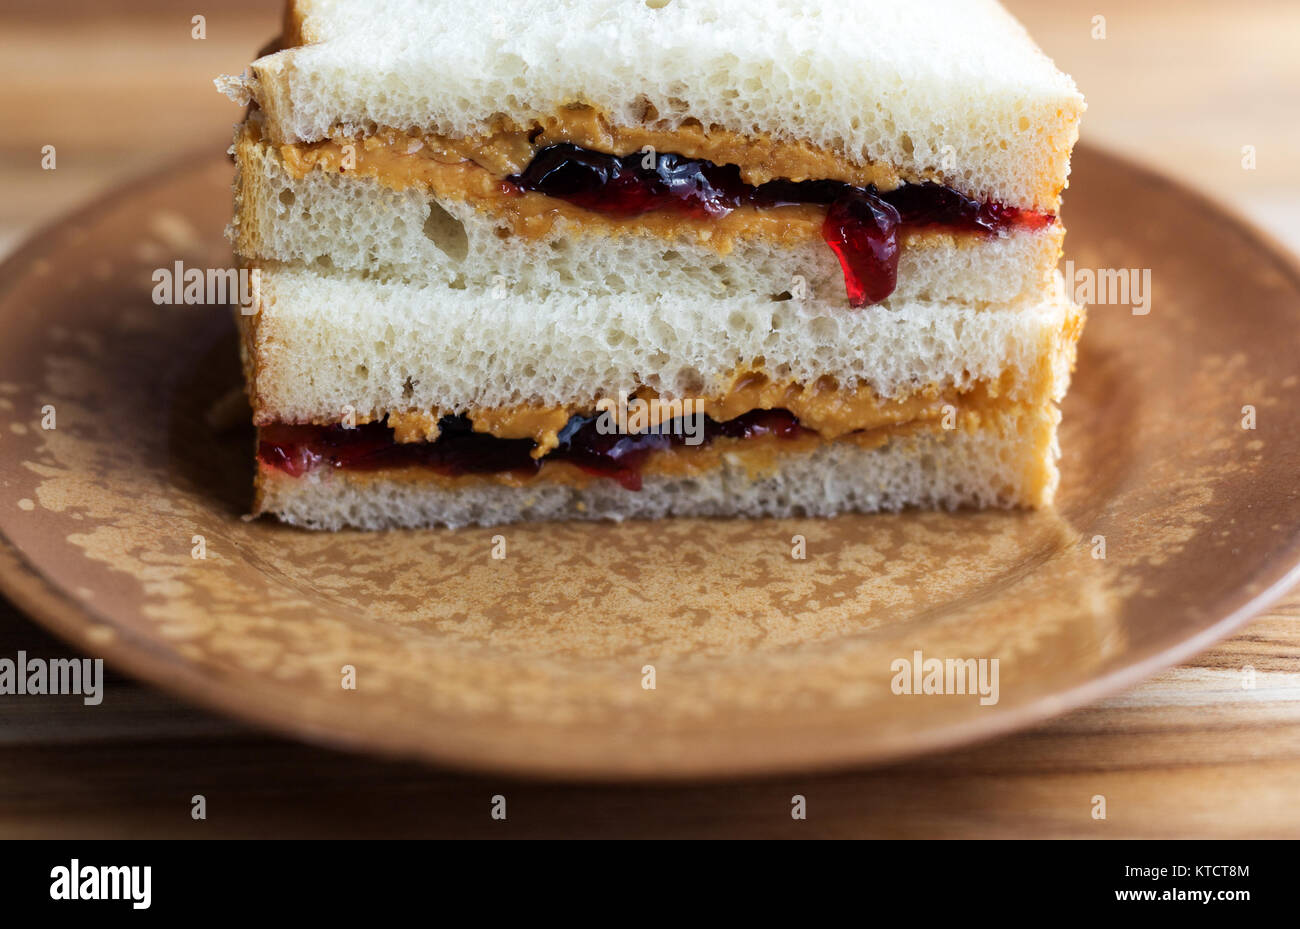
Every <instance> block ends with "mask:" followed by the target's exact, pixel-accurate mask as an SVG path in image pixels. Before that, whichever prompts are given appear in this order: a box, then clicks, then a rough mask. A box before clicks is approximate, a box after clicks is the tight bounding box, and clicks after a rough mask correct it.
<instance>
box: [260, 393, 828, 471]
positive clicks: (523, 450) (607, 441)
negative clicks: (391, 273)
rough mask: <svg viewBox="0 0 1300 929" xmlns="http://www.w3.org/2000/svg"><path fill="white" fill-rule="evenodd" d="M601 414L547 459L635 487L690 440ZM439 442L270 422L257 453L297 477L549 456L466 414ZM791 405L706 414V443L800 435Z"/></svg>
mask: <svg viewBox="0 0 1300 929" xmlns="http://www.w3.org/2000/svg"><path fill="white" fill-rule="evenodd" d="M596 423H597V417H595V416H573V417H572V418H570V419H569V422H568V423H567V424H566V425H565V427H564V429H562V430H561V431H560V433H559V436H558V438H559V445H558V446H557V447H556V448H554V449H552V450H551V451H550V452H549V453H548V454H547V455H546V457H545V459H544V460H546V461H551V460H556V461H568V462H571V463H572V464H574V465H576V466H577V467H579V468H581V469H582V470H583V471H585V472H587V473H588V474H594V475H598V476H601V477H610V478H613V479H614V480H616V481H618V482H619V483H620V484H622V485H623V486H624V487H625V488H627V489H628V490H640V489H641V469H642V467H643V466H644V464H645V462H646V459H648V458H649V457H650V456H651V455H652V454H653V453H654V452H656V451H659V450H662V449H667V448H671V447H673V446H678V445H685V444H686V443H687V436H685V435H684V434H683V431H684V430H682V429H680V428H677V424H674V423H668V424H665V425H664V426H663V427H662V428H661V429H660V430H659V431H657V432H646V433H638V434H635V435H619V434H603V433H601V432H600V430H599V429H598V428H597V426H596ZM438 428H439V430H440V432H439V435H438V438H437V439H436V440H435V441H433V442H397V441H394V439H393V434H392V431H391V430H390V429H389V428H388V426H387V424H385V423H382V422H376V423H367V424H366V425H363V426H357V427H356V428H354V429H348V428H345V427H344V426H289V425H273V426H264V427H263V428H262V431H261V437H260V441H259V444H258V450H257V455H258V458H259V459H260V460H261V461H262V463H263V464H265V465H267V466H268V467H272V468H276V469H278V470H280V471H283V472H285V473H286V474H289V475H291V476H293V477H300V476H302V475H303V474H306V473H308V472H309V471H313V470H315V469H317V468H323V467H324V468H339V469H347V470H351V471H375V470H379V469H384V468H403V467H426V468H431V469H433V470H434V471H437V472H438V473H440V474H445V475H447V476H451V477H455V476H458V475H462V474H501V473H510V472H513V473H516V474H519V475H521V476H527V475H531V474H536V473H537V471H538V469H539V468H541V465H542V462H541V460H538V459H536V458H533V457H532V455H531V452H532V450H533V449H534V448H535V447H536V445H535V443H534V442H533V441H532V440H531V439H499V438H497V437H496V436H493V435H489V434H487V433H484V432H475V431H474V430H473V427H472V426H471V424H470V421H469V420H468V419H467V418H466V417H464V416H444V417H443V418H442V419H441V420H440V421H439V423H438ZM804 431H805V430H804V428H803V427H802V426H800V425H799V421H798V420H797V419H796V418H795V417H794V415H793V414H792V413H790V412H788V411H787V410H753V411H751V412H749V413H746V414H744V415H743V416H738V417H736V418H735V419H729V420H727V421H726V422H718V421H716V420H714V419H711V418H709V417H707V416H706V417H705V418H704V435H703V444H708V443H709V442H712V441H713V440H714V439H716V438H718V437H725V438H730V439H748V438H754V437H757V436H763V435H772V436H776V437H777V438H780V439H791V438H796V437H798V436H800V435H802V434H803V433H804Z"/></svg>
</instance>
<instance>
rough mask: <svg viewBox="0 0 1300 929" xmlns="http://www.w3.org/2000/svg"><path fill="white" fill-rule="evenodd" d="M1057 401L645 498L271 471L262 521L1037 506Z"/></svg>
mask: <svg viewBox="0 0 1300 929" xmlns="http://www.w3.org/2000/svg"><path fill="white" fill-rule="evenodd" d="M1058 418H1059V414H1058V413H1057V410H1056V407H1055V406H1054V405H1053V404H1050V403H1049V404H1046V405H1045V406H1043V407H1041V408H1039V409H1036V410H1030V411H1027V412H1022V413H1020V414H1018V415H1009V416H1004V417H995V418H991V419H990V420H989V422H988V424H987V427H986V428H982V429H980V430H978V431H974V432H965V431H949V432H943V431H935V432H921V433H915V434H911V435H902V436H897V437H895V438H893V439H891V440H890V441H889V442H888V443H887V444H885V445H883V446H881V447H877V448H864V447H862V446H860V445H857V444H855V443H853V442H844V441H841V442H830V443H826V444H824V445H821V446H818V447H817V448H816V449H815V450H813V451H811V452H794V453H789V454H785V455H781V456H779V458H778V463H777V465H776V470H775V471H774V472H772V473H768V474H766V475H765V476H760V477H754V476H751V474H750V473H749V472H748V471H747V470H746V469H745V468H744V467H743V466H741V465H739V464H735V463H729V462H726V461H725V460H724V463H723V464H722V465H721V466H720V467H718V468H715V469H713V470H711V471H708V472H706V473H704V474H696V475H692V476H689V477H666V476H655V475H647V476H646V477H645V479H644V484H643V486H642V488H641V490H639V491H629V490H625V489H624V488H622V487H621V486H620V485H619V484H618V483H617V482H615V481H613V480H609V479H595V480H592V481H591V482H589V483H587V484H586V485H585V486H581V487H576V486H572V485H569V484H566V483H556V482H549V483H548V482H547V481H545V479H544V475H545V470H543V471H542V472H541V474H539V476H538V478H537V479H534V481H532V482H531V483H529V484H527V485H525V486H523V487H511V486H505V485H502V484H499V483H494V482H491V481H487V480H484V481H480V482H476V483H475V484H474V486H459V487H455V488H448V487H446V486H444V485H442V484H441V483H439V482H437V481H436V480H423V481H422V480H420V479H419V478H418V476H417V475H414V474H412V473H410V472H409V471H408V472H383V471H380V472H371V473H367V472H348V471H346V470H343V471H330V470H327V469H326V470H318V471H313V472H311V473H309V474H308V475H306V476H304V477H297V478H295V477H290V476H289V475H287V474H285V473H283V472H281V471H277V470H274V469H271V468H267V467H265V466H263V467H261V468H259V473H258V501H257V506H256V512H258V513H262V514H273V515H275V516H278V517H279V518H280V519H281V520H283V521H284V522H287V523H290V524H292V525H295V526H302V527H305V528H310V529H330V530H337V529H343V528H347V527H355V528H360V529H390V528H398V527H411V528H414V527H428V526H448V527H452V528H455V527H459V526H467V525H479V526H495V525H500V524H503V523H512V522H519V521H524V520H529V521H535V520H561V519H613V520H622V519H629V518H631V519H657V518H660V517H664V516H747V517H756V516H781V517H786V516H833V515H835V514H837V513H845V512H854V511H856V512H875V511H881V510H898V509H902V508H903V507H910V506H917V507H947V508H956V507H960V506H978V507H1014V506H1025V507H1040V506H1045V505H1047V504H1048V503H1050V502H1051V500H1052V496H1053V494H1054V493H1055V490H1056V484H1057V480H1058V476H1057V469H1056V463H1055V462H1056V457H1057V453H1056V448H1055V437H1056V423H1057V420H1058Z"/></svg>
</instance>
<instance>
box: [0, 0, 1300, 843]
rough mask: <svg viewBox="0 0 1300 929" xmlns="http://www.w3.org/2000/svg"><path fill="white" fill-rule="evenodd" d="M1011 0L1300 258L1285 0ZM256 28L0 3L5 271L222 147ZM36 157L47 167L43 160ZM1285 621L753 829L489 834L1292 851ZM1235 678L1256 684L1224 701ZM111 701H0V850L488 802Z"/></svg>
mask: <svg viewBox="0 0 1300 929" xmlns="http://www.w3.org/2000/svg"><path fill="white" fill-rule="evenodd" d="M1006 5H1007V6H1008V7H1010V8H1011V10H1012V11H1013V12H1014V13H1015V14H1016V15H1017V16H1019V17H1020V18H1021V20H1022V21H1023V22H1024V24H1025V25H1026V26H1027V27H1028V29H1029V31H1030V32H1031V33H1032V34H1033V35H1034V37H1035V38H1036V39H1037V41H1038V42H1039V44H1040V45H1041V46H1042V47H1043V48H1044V49H1045V51H1046V52H1047V53H1048V54H1049V55H1050V56H1052V57H1053V58H1054V59H1055V60H1056V62H1057V64H1058V65H1059V66H1060V67H1061V68H1062V69H1063V70H1065V71H1067V72H1069V73H1071V74H1072V75H1073V76H1074V78H1075V80H1076V81H1077V82H1078V84H1079V86H1080V88H1081V89H1082V90H1083V92H1084V94H1085V95H1086V96H1087V98H1088V103H1089V110H1088V112H1087V114H1086V116H1085V118H1084V122H1083V135H1082V139H1083V144H1086V145H1092V146H1098V147H1103V148H1107V149H1111V150H1115V151H1118V152H1121V153H1123V154H1125V155H1127V156H1129V157H1131V158H1132V159H1135V160H1137V161H1139V162H1142V163H1144V164H1147V165H1150V166H1153V167H1155V168H1157V169H1158V170H1160V171H1161V172H1164V173H1166V174H1169V175H1172V176H1174V177H1176V178H1179V179H1181V180H1182V181H1184V182H1185V183H1187V184H1188V185H1189V186H1191V187H1192V188H1194V189H1196V190H1197V191H1199V192H1202V193H1204V194H1207V195H1209V196H1210V197H1212V198H1213V199H1215V200H1217V201H1219V202H1221V203H1224V204H1227V205H1228V206H1229V207H1231V208H1233V209H1235V210H1237V211H1239V212H1241V213H1243V214H1245V215H1246V216H1248V217H1249V218H1250V219H1252V220H1253V221H1254V222H1256V223H1257V224H1258V225H1260V226H1262V227H1264V228H1265V229H1267V230H1269V231H1270V232H1272V233H1273V234H1274V235H1275V236H1276V237H1277V238H1278V239H1279V240H1281V241H1282V242H1284V243H1286V244H1288V245H1289V247H1290V248H1292V249H1293V250H1296V251H1300V172H1298V171H1297V168H1300V0H1251V2H1249V3H1236V4H1225V3H1223V2H1222V0H1087V2H1080V0H1007V3H1006ZM196 15H202V16H203V17H204V18H205V23H204V28H205V33H206V35H205V38H202V39H196V38H193V37H192V31H193V30H194V28H195V27H194V24H193V22H192V19H193V17H194V16H196ZM279 21H280V3H279V2H278V0H208V2H206V3H204V4H202V5H200V4H184V3H177V2H176V0H0V112H3V115H4V126H5V131H4V132H3V133H0V184H2V187H3V190H4V193H5V196H4V197H2V198H0V256H2V255H4V254H5V253H7V252H9V251H11V250H12V249H13V248H14V247H16V246H17V245H18V244H19V243H20V242H21V241H22V240H23V239H24V238H25V237H27V236H28V235H30V234H31V233H32V232H34V231H35V230H36V229H38V228H40V227H42V226H44V225H47V224H49V223H51V222H53V221H55V220H57V219H58V217H60V216H61V215H62V214H64V213H66V212H68V211H69V210H72V209H74V208H77V207H79V206H81V205H83V204H84V203H85V202H86V201H88V200H90V199H92V198H94V197H96V196H98V195H100V194H102V193H105V192H107V191H108V190H109V189H111V188H113V187H115V186H117V185H118V184H120V183H122V182H125V181H128V180H131V179H133V178H139V177H144V176H147V175H148V174H150V173H151V172H153V171H155V170H157V169H158V168H160V167H162V166H164V165H166V164H167V163H169V162H171V161H174V160H176V159H178V158H182V157H184V156H185V155H186V154H187V153H193V152H208V153H211V152H212V151H214V150H220V149H222V148H224V147H225V146H226V145H227V144H228V143H229V141H230V136H231V128H232V126H233V124H234V123H235V122H236V121H237V120H238V119H239V118H240V110H239V108H238V107H237V106H235V105H234V104H232V103H231V102H230V101H228V100H227V99H226V98H224V97H222V96H221V95H219V94H218V93H217V92H216V91H215V89H214V88H213V86H212V78H213V77H214V76H215V75H217V74H221V73H238V72H240V71H242V70H243V69H244V67H245V66H246V64H247V63H248V62H249V61H250V60H252V58H253V57H254V55H255V53H256V51H257V50H258V49H259V48H261V47H262V46H263V45H264V44H265V43H266V42H267V41H268V40H269V39H270V38H271V37H272V36H273V35H274V34H275V33H276V32H277V31H278V26H279ZM936 28H942V24H936ZM44 145H54V146H55V147H56V149H57V152H58V168H57V170H56V171H43V170H41V169H40V159H41V148H42V146H44ZM1245 146H1253V152H1254V165H1255V166H1254V168H1253V169H1248V168H1246V167H1243V148H1244V147H1245ZM1086 195H1087V192H1086V191H1082V190H1074V191H1071V192H1070V193H1069V194H1067V196H1066V219H1067V223H1068V216H1069V201H1070V197H1071V196H1086ZM1228 311H1230V308H1227V307H1225V312H1228ZM1171 350H1173V349H1171ZM1298 618H1300V597H1298V596H1297V595H1295V594H1293V595H1291V596H1290V597H1289V598H1287V599H1285V600H1284V601H1283V602H1282V603H1281V604H1279V605H1277V606H1275V607H1274V608H1273V609H1272V610H1270V611H1269V612H1268V613H1266V614H1265V615H1264V616H1262V617H1261V618H1260V619H1258V620H1257V621H1256V622H1254V623H1253V624H1252V625H1251V626H1249V627H1248V628H1247V629H1246V630H1244V631H1243V632H1242V633H1241V634H1240V635H1238V636H1236V637H1235V638H1234V639H1232V640H1230V641H1228V642H1226V643H1223V644H1221V645H1219V646H1217V647H1216V648H1215V649H1213V650H1211V651H1209V652H1207V653H1205V654H1204V655H1202V656H1199V657H1198V658H1197V659H1196V660H1195V661H1194V662H1192V663H1190V664H1188V665H1186V666H1184V667H1181V668H1175V669H1171V670H1170V671H1167V672H1165V673H1163V674H1161V675H1159V676H1157V677H1156V678H1154V679H1152V680H1150V681H1148V682H1146V683H1144V684H1143V685H1141V686H1140V687H1138V688H1136V689H1135V690H1133V691H1131V692H1129V693H1127V694H1124V695H1121V696H1120V697H1116V698H1113V699H1111V700H1108V701H1106V702H1104V703H1102V704H1100V705H1097V706H1094V707H1089V708H1086V709H1084V710H1080V711H1078V712H1076V713H1073V714H1071V715H1069V716H1067V717H1064V718H1063V719H1059V720H1056V721H1053V722H1052V723H1050V724H1048V725H1045V726H1042V727H1039V728H1038V729H1035V730H1031V731H1029V732H1024V733H1020V734H1017V735H1014V736H1011V737H1008V738H1004V739H1000V740H998V741H996V742H992V743H988V744H985V745H980V746H975V747H972V748H969V749H964V750H962V751H958V752H953V753H949V754H947V755H944V756H940V757H934V758H928V759H921V760H919V761H916V762H911V763H908V764H905V765H898V766H894V767H891V768H885V769H879V770H874V771H868V772H859V773H847V774H838V775H828V776H824V777H819V778H800V779H794V780H796V781H797V785H796V787H797V790H798V791H802V792H808V791H809V790H810V789H811V788H813V787H814V784H813V783H812V782H813V781H816V785H815V787H816V790H817V796H818V797H819V800H818V803H819V804H820V805H821V809H822V810H823V811H826V815H825V816H824V817H822V818H821V819H820V821H819V823H817V824H814V823H811V822H810V823H807V824H805V825H803V826H796V827H793V829H794V830H797V831H792V827H791V823H790V820H789V818H788V816H784V817H782V816H776V817H773V816H772V815H771V810H772V809H773V808H777V809H780V810H788V798H789V796H790V794H791V792H792V785H791V783H788V782H785V781H782V782H776V781H772V782H755V783H748V784H743V785H701V786H693V787H673V788H662V787H641V788H637V787H628V788H592V787H582V786H572V785H569V786H563V785H553V786H546V785H538V786H529V787H526V788H525V787H516V788H512V791H513V793H512V800H511V803H512V811H513V810H525V809H526V810H528V813H526V814H525V815H524V816H523V817H520V819H521V821H520V822H518V823H516V822H515V817H513V816H512V821H511V828H510V834H512V835H539V834H550V835H554V834H562V835H563V834H585V835H601V834H604V835H661V834H677V835H747V836H776V835H786V834H799V835H804V836H807V835H835V836H844V837H848V836H899V837H901V836H907V837H935V836H964V837H998V836H1008V837H1016V836H1019V837H1025V836H1071V835H1083V836H1095V835H1099V834H1104V835H1109V836H1120V835H1125V836H1187V835H1194V836H1205V835H1209V836H1213V835H1223V836H1260V835H1290V836H1293V837H1294V836H1296V835H1300V806H1298V805H1297V804H1296V802H1295V801H1296V797H1297V786H1296V785H1297V784H1300V638H1298V635H1297V631H1296V630H1297V626H1298V625H1300V624H1297V622H1296V620H1297V619H1298ZM18 649H27V650H29V651H30V652H32V653H34V654H43V655H50V656H54V655H61V654H67V650H66V648H64V647H63V646H62V645H61V644H59V643H57V642H55V641H54V640H53V639H50V638H49V637H48V636H46V635H45V634H44V633H42V632H41V631H40V630H39V629H37V628H36V627H35V626H34V625H32V624H30V623H29V622H28V621H27V620H26V619H24V618H23V617H22V616H21V615H20V614H19V613H18V612H17V611H16V610H14V609H13V608H12V607H11V606H9V605H8V604H6V603H5V602H4V601H3V600H0V655H12V654H14V653H15V652H16V651H17V650H18ZM1244 664H1252V665H1253V666H1254V667H1256V668H1258V669H1259V670H1260V671H1261V673H1266V674H1268V675H1270V678H1269V680H1270V681H1272V683H1271V684H1270V688H1271V689H1268V690H1261V691H1257V692H1254V693H1246V692H1244V691H1241V690H1240V687H1239V686H1235V685H1234V684H1233V683H1232V682H1234V681H1236V679H1237V669H1239V668H1241V667H1242V665H1244ZM1225 682H1228V683H1225ZM109 686H110V688H111V689H110V697H111V699H109V700H106V701H105V704H104V707H103V708H101V709H99V710H97V711H96V714H95V717H94V719H93V720H89V719H87V715H86V714H84V713H81V712H79V709H80V706H79V704H77V705H73V704H68V705H64V704H62V703H59V702H58V701H46V702H43V703H42V704H41V705H40V707H39V708H36V707H34V706H33V705H31V704H27V705H24V704H21V703H20V702H18V701H13V700H9V701H4V700H0V836H4V837H13V836H86V835H116V836H123V835H127V836H150V835H194V834H195V833H194V831H193V827H192V826H191V825H190V823H189V820H188V817H187V816H186V815H185V813H186V812H187V811H188V806H187V805H186V800H187V798H188V797H189V795H190V793H191V792H195V791H204V792H207V794H208V796H209V798H213V797H219V800H210V802H212V804H213V806H214V808H219V809H220V810H221V814H220V816H219V817H213V820H212V821H210V822H208V823H206V824H204V827H203V828H204V830H205V832H204V834H205V835H212V836H216V835H270V836H280V835H305V836H310V835H336V834H346V835H352V836H361V835H386V834H400V835H464V834H477V832H476V831H477V830H481V824H482V822H483V820H484V817H482V816H481V815H480V814H481V811H482V809H483V808H484V807H483V806H482V804H483V802H484V801H483V797H485V796H490V795H491V793H492V792H494V791H495V790H497V789H499V787H500V786H501V785H500V779H496V778H479V777H475V776H469V775H459V774H451V773H445V772H433V771H430V770H429V769H426V768H423V767H420V766H416V765H407V764H396V763H388V762H380V761H375V760H370V759H362V758H351V757H347V756H341V755H335V754H332V753H330V752H326V751H324V750H320V749H315V748H311V747H307V746H301V745H297V744H295V743H290V742H286V741H283V740H279V739H275V738H272V737H269V736H264V735H262V734H260V733H256V732H252V731H249V730H247V729H245V728H243V727H242V726H239V725H237V724H235V723H232V722H229V721H226V720H224V719H220V718H218V717H215V716H211V715H209V714H206V713H204V712H201V711H198V710H194V709H191V708H189V707H186V706H184V705H182V704H180V703H179V702H177V701H174V700H172V699H171V698H169V697H167V696H165V695H162V694H159V693H157V692H154V691H152V690H150V689H148V688H145V687H143V686H140V685H137V684H134V683H133V682H130V681H127V680H124V679H122V678H119V677H111V678H110V684H109ZM788 780H790V779H787V781H788ZM1095 793H1104V794H1106V795H1107V796H1108V797H1109V798H1110V804H1111V809H1112V810H1113V811H1114V812H1113V813H1112V818H1111V821H1110V822H1109V823H1105V824H1102V825H1101V826H1098V824H1097V823H1095V822H1093V821H1091V820H1090V819H1089V818H1087V817H1086V816H1083V815H1080V809H1081V808H1082V809H1086V804H1087V798H1088V797H1090V796H1091V795H1093V794H1095ZM516 796H517V797H519V800H516V799H515V797H516ZM178 798H181V799H179V800H178ZM178 810H180V812H179V813H178V812H177V811H178ZM1099 830H1101V831H1100V832H1099ZM497 834H501V833H500V830H498V832H497Z"/></svg>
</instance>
